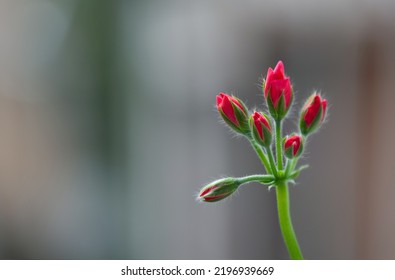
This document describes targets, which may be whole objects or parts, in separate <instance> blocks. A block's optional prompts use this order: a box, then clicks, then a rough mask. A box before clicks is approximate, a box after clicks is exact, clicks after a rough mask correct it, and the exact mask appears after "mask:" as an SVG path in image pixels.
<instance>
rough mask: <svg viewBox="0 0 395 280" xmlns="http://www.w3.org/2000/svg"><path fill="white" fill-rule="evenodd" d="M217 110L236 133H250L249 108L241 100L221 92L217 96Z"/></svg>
mask: <svg viewBox="0 0 395 280" xmlns="http://www.w3.org/2000/svg"><path fill="white" fill-rule="evenodd" d="M217 109H218V112H219V113H220V114H221V116H222V118H223V119H224V121H225V122H226V123H227V124H228V125H229V126H230V127H231V128H233V129H234V130H235V131H236V132H239V133H242V134H246V133H248V132H249V131H250V129H249V125H248V111H247V107H246V106H245V105H244V103H243V102H242V101H241V100H240V99H238V98H236V97H234V96H230V95H227V94H225V93H223V92H221V93H220V94H218V95H217Z"/></svg>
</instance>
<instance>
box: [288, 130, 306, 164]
mask: <svg viewBox="0 0 395 280" xmlns="http://www.w3.org/2000/svg"><path fill="white" fill-rule="evenodd" d="M302 151H303V138H302V136H300V135H297V134H295V135H291V136H287V137H285V139H284V154H285V156H286V157H287V158H290V159H292V158H295V157H298V156H300V155H301V154H302Z"/></svg>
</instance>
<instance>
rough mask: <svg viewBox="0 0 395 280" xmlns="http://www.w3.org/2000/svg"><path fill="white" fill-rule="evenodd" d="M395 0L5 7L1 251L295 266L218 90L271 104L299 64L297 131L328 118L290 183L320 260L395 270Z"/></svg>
mask: <svg viewBox="0 0 395 280" xmlns="http://www.w3.org/2000/svg"><path fill="white" fill-rule="evenodd" d="M394 14H395V1H391V0H388V1H384V0H376V1H373V0H372V1H366V0H365V1H351V0H341V1H340V0H337V1H308V0H302V1H290V0H284V1H256V0H255V1H254V0H247V1H225V0H219V1H208V0H207V1H206V0H202V1H185V0H184V1H181V0H178V1H176V0H162V1H159V0H156V1H155V0H150V1H132V0H130V1H127V0H112V1H105V0H53V1H50V0H0V63H1V64H0V65H1V67H0V258H2V259H283V258H288V256H287V252H286V250H285V247H284V245H283V241H282V238H281V233H280V231H279V225H278V222H277V213H276V205H275V192H274V191H273V190H272V191H268V190H267V188H265V187H263V186H261V185H258V184H251V185H249V186H246V187H243V188H242V189H241V190H240V191H239V192H238V194H237V195H236V196H235V197H232V198H230V199H228V200H226V201H224V202H221V203H214V204H199V203H197V202H196V201H195V195H196V194H197V192H198V191H199V189H200V188H201V186H203V185H204V184H206V183H208V182H210V181H211V180H214V179H216V178H218V177H220V176H225V175H228V176H243V175H248V174H254V173H260V172H262V170H263V169H262V167H261V166H260V162H259V160H258V158H257V157H256V156H255V154H254V152H253V151H252V150H251V148H250V147H249V144H248V143H247V142H246V141H244V139H241V138H238V137H234V136H233V135H232V133H230V132H229V129H228V128H227V127H225V126H224V125H223V124H221V123H220V121H219V117H218V113H217V112H216V109H215V96H216V94H218V93H219V92H220V91H225V92H228V93H233V94H235V95H237V96H238V97H240V98H242V99H243V100H245V101H246V103H247V105H248V106H249V107H250V108H251V109H252V108H258V109H262V108H263V98H262V92H261V90H260V87H259V80H260V78H262V77H263V76H264V75H265V74H266V71H267V68H268V67H269V66H271V67H274V66H275V64H276V63H277V61H278V60H280V59H281V60H283V61H284V63H285V67H286V72H287V74H288V75H290V76H291V79H292V82H293V85H294V89H295V90H296V93H295V101H296V102H295V107H294V109H293V112H292V114H291V117H294V118H289V119H288V122H287V124H286V125H285V133H290V132H292V130H294V129H295V128H296V123H297V121H296V118H297V116H298V111H299V109H300V106H301V104H302V103H303V102H304V100H305V98H306V97H307V96H309V95H310V94H311V93H312V91H313V90H315V89H317V90H321V91H322V93H323V95H324V96H325V97H326V98H327V99H328V101H329V104H330V105H329V118H328V119H329V121H328V122H327V123H326V124H325V126H324V127H323V129H322V130H321V132H320V133H318V134H315V135H314V136H313V137H311V139H310V141H309V143H308V145H307V147H306V148H307V153H306V155H305V157H304V159H303V160H302V163H309V164H310V168H309V169H308V170H306V171H304V172H303V173H302V175H301V176H300V177H299V178H298V180H297V185H295V186H293V187H292V189H291V208H292V216H293V220H294V226H295V230H296V233H297V235H298V237H299V241H300V244H301V247H302V249H303V252H304V255H305V257H306V258H308V259H395V242H394V241H393V236H395V218H394V215H395V203H394V202H393V201H394V199H395V177H394V176H395V173H394V169H395V163H394V158H395V149H394V144H393V143H394V139H395V126H394V121H395V110H394V109H393V108H394V105H395V78H394V77H395V17H394Z"/></svg>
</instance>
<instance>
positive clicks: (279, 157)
mask: <svg viewBox="0 0 395 280" xmlns="http://www.w3.org/2000/svg"><path fill="white" fill-rule="evenodd" d="M281 142H282V139H281V120H277V121H276V155H277V169H278V170H279V171H280V170H282V169H283V148H282V143H281Z"/></svg>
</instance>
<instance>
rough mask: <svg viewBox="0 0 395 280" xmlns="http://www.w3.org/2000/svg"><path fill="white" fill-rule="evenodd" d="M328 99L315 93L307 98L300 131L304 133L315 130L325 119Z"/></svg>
mask: <svg viewBox="0 0 395 280" xmlns="http://www.w3.org/2000/svg"><path fill="white" fill-rule="evenodd" d="M326 104H327V102H326V100H325V99H322V98H321V96H320V95H319V94H317V93H314V94H313V95H311V96H310V97H309V99H307V101H306V103H305V105H304V106H303V109H302V112H301V116H300V131H301V132H302V134H303V135H307V134H309V133H312V132H314V131H315V130H316V129H317V128H318V127H319V126H320V125H321V123H322V122H323V121H324V119H325V114H326Z"/></svg>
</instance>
